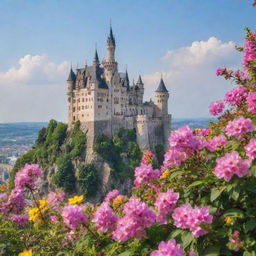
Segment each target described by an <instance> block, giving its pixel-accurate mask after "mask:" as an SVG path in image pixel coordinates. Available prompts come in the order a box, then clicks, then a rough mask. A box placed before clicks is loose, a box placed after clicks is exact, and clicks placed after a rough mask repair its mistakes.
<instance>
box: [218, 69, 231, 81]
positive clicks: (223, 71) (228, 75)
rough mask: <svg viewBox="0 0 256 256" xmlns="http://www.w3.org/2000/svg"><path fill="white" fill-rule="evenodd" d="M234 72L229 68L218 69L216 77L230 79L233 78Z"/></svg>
mask: <svg viewBox="0 0 256 256" xmlns="http://www.w3.org/2000/svg"><path fill="white" fill-rule="evenodd" d="M232 74H233V71H232V70H230V69H227V68H217V69H216V75H217V76H224V77H225V79H230V78H231V77H232Z"/></svg>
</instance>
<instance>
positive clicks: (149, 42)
mask: <svg viewBox="0 0 256 256" xmlns="http://www.w3.org/2000/svg"><path fill="white" fill-rule="evenodd" d="M110 18H111V19H112V25H113V31H114V34H115V37H116V42H117V60H118V62H119V68H120V69H124V68H125V65H126V64H127V65H128V70H129V72H130V76H131V77H133V76H134V77H135V78H137V75H138V74H139V73H142V75H144V76H145V81H148V83H149V87H150V88H151V89H149V92H153V90H152V87H153V86H154V85H153V82H155V81H156V78H154V74H155V75H157V74H158V73H159V72H163V73H164V75H165V73H166V81H167V87H169V89H170V91H171V90H172V89H175V85H174V84H173V83H175V82H176V80H177V79H178V78H177V77H176V78H175V79H176V80H175V79H173V80H172V76H171V75H170V72H171V69H172V68H173V66H174V63H173V59H171V60H170V59H169V62H168V63H166V61H163V59H165V57H166V55H168V51H178V52H180V51H181V50H182V49H183V50H184V48H185V47H190V46H192V44H193V42H195V41H199V42H201V41H202V42H208V40H209V38H211V37H214V38H215V39H216V40H220V42H219V43H217V41H216V42H215V43H216V44H217V48H218V47H219V46H221V45H222V44H225V43H228V42H230V41H232V42H234V43H236V44H242V43H243V36H244V30H243V29H244V27H245V26H249V27H250V28H251V29H254V30H255V29H256V27H255V26H256V8H255V7H252V1H250V0H169V1H168V0H158V1H151V0H122V1H117V0H115V1H114V0H108V1H103V0H101V1H100V0H95V1H90V0H87V1H82V0H16V1H14V0H12V1H11V0H1V1H0V24H1V25H0V31H1V40H0V56H1V62H0V78H1V74H2V80H1V79H0V88H1V90H2V89H3V87H4V89H3V90H2V92H4V93H6V94H5V95H3V94H2V97H4V98H5V102H7V99H8V97H10V100H9V101H10V102H11V101H18V103H19V104H23V105H24V104H26V102H27V104H30V105H31V104H33V102H32V101H30V100H29V99H26V101H25V100H24V99H25V98H26V95H24V99H23V101H22V100H21V99H20V97H22V96H20V95H21V94H20V93H19V97H17V96H15V92H14V90H15V91H16V92H17V90H18V89H19V88H23V87H22V86H24V90H23V92H24V94H26V93H27V92H29V91H30V89H31V90H32V91H33V92H34V93H35V95H37V93H38V95H42V97H45V95H43V93H42V92H43V91H44V87H43V86H45V89H47V90H50V91H51V92H52V93H55V94H56V93H57V91H56V90H57V89H58V88H60V87H58V86H60V85H61V83H62V86H63V88H65V79H64V78H62V75H63V74H61V75H60V74H59V75H58V77H57V78H56V79H55V78H54V79H52V80H51V81H49V80H48V81H47V79H43V78H42V76H43V74H39V73H38V70H37V73H36V74H37V75H38V76H39V78H40V79H39V80H40V82H38V81H39V80H38V81H36V76H33V79H31V81H29V79H27V80H26V79H25V80H22V79H19V81H20V84H22V86H20V87H19V85H17V81H16V85H12V84H10V85H9V81H8V80H6V81H5V80H4V78H5V79H6V77H8V76H5V75H6V74H7V73H8V71H10V70H11V69H12V68H16V69H17V70H16V71H19V70H18V69H19V65H20V64H19V63H18V62H19V60H20V59H21V58H23V57H24V56H26V55H30V56H42V55H47V61H48V62H51V63H54V64H56V65H57V66H58V65H60V64H61V63H66V62H70V61H72V62H73V63H74V66H76V64H75V63H76V62H78V63H79V66H82V65H84V63H85V59H86V60H87V62H88V63H89V64H90V63H91V60H92V55H93V53H94V47H95V43H97V48H98V52H99V56H100V58H101V59H102V58H103V57H104V56H105V52H106V51H105V43H106V37H107V34H108V31H109V20H110ZM218 44H219V46H218ZM230 55H232V56H233V57H234V56H237V57H236V58H233V57H230V56H227V57H226V59H223V58H220V59H222V60H223V62H224V63H223V64H224V65H225V62H226V63H227V64H229V65H231V66H237V65H238V61H239V60H240V57H238V55H236V54H235V53H234V54H233V52H230ZM175 56H176V55H175ZM179 56H180V57H181V56H184V57H185V58H186V55H182V53H180V55H179ZM179 56H177V58H178V57H179ZM207 56H208V55H207ZM167 57H168V56H167ZM171 58H173V55H172V57H171ZM28 61H29V60H28ZM45 62H46V60H45ZM45 62H44V63H45ZM214 63H216V62H214ZM63 65H64V64H63ZM65 65H66V64H65ZM180 65H182V63H181V64H180ZM56 68H57V67H56ZM209 68H210V67H209ZM211 68H212V73H213V74H214V68H215V67H214V68H213V66H212V65H211ZM57 69H58V68H57ZM176 69H177V67H176ZM198 69H200V67H198V68H197V70H198ZM63 70H64V68H63ZM176 71H177V70H176ZM181 71H182V67H180V69H179V72H181ZM190 71H191V70H190ZM190 71H189V72H187V73H184V76H187V75H191V73H190ZM63 72H64V71H63ZM206 73H207V72H206ZM194 75H195V76H196V77H198V76H199V75H200V72H199V73H198V74H195V73H193V75H192V77H193V76H194ZM27 76H28V74H27ZM52 76H53V75H52ZM30 77H32V75H31V76H30ZM150 79H151V80H150ZM204 79H206V81H208V79H207V77H204ZM182 80H183V79H179V81H182ZM53 81H54V82H53ZM214 81H217V80H214ZM214 81H212V82H214ZM201 82H202V84H203V81H201ZM1 83H2V85H1ZM37 83H38V84H37ZM184 83H187V82H186V81H184ZM42 84H43V85H42ZM50 84H54V85H53V86H52V87H50ZM28 86H30V87H32V86H34V88H28ZM54 86H55V87H54ZM155 86H157V84H156V85H155ZM7 87H8V88H7ZM25 87H26V88H25ZM181 87H182V86H180V87H179V88H181ZM150 90H151V91H150ZM25 92H26V93H25ZM220 93H223V91H221V92H220ZM181 94H182V93H180V95H181ZM177 95H179V93H178V94H177ZM60 96H62V97H65V93H64V91H62V92H61V93H60ZM216 96H218V95H216ZM219 96H220V97H223V95H222V94H220V95H219ZM147 97H150V95H149V94H148V95H147ZM152 97H153V96H152ZM173 97H174V98H173V99H174V103H173V104H174V105H173V106H172V105H170V106H171V107H170V108H171V109H170V111H171V110H172V109H173V111H174V115H175V116H176V117H185V116H187V117H189V116H193V117H195V116H198V117H201V116H207V114H206V112H205V111H202V112H200V111H199V112H198V111H197V112H198V113H197V114H196V113H192V112H191V113H190V109H189V108H187V109H182V104H181V105H179V102H178V101H177V98H176V102H175V90H174V91H173ZM178 99H179V98H178ZM19 100H20V101H19ZM198 100H199V101H200V99H198ZM209 100H212V99H211V98H210V99H209ZM179 101H180V99H179ZM2 102H3V101H2ZM191 103H193V102H191ZM38 104H39V103H38ZM40 104H43V99H41V103H40ZM58 104H59V105H58ZM183 105H184V104H183ZM203 105H204V104H203ZM49 106H51V108H50V107H49V110H47V108H46V109H45V111H48V112H47V113H45V114H42V116H41V117H42V119H43V120H39V119H40V117H38V115H36V112H35V113H33V114H31V115H30V114H29V109H30V108H29V107H24V110H23V111H24V113H23V112H21V113H19V116H17V117H15V115H13V114H10V113H8V112H7V110H6V109H5V107H4V106H3V105H1V96H0V107H1V108H0V122H4V121H16V120H17V121H47V119H48V118H51V117H53V118H54V117H55V118H56V119H60V120H62V119H65V115H66V112H65V110H63V112H61V109H65V107H66V106H65V99H64V100H60V101H59V102H55V105H54V102H52V104H49ZM54 106H56V107H57V108H58V109H59V110H58V111H57V112H56V111H54ZM6 108H7V107H6ZM36 109H37V107H36V106H35V111H36ZM50 109H52V113H50ZM198 109H201V106H200V107H199V108H198ZM38 111H43V106H40V107H39V108H38ZM55 114H56V115H57V116H51V115H55ZM8 116H9V117H8Z"/></svg>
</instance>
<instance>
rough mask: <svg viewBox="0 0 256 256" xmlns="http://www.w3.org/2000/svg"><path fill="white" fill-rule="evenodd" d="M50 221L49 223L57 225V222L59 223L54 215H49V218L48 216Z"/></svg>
mask: <svg viewBox="0 0 256 256" xmlns="http://www.w3.org/2000/svg"><path fill="white" fill-rule="evenodd" d="M50 220H51V222H53V223H58V222H59V220H58V218H57V216H56V215H51V216H50Z"/></svg>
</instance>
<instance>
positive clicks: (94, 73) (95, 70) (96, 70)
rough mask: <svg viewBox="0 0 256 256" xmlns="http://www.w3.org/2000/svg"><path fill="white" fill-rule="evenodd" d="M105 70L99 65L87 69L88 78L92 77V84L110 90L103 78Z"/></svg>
mask: <svg viewBox="0 0 256 256" xmlns="http://www.w3.org/2000/svg"><path fill="white" fill-rule="evenodd" d="M103 73H104V70H103V68H101V67H100V66H99V65H93V66H90V67H87V70H86V76H90V82H93V83H95V84H97V85H98V88H101V89H108V85H107V83H106V81H105V79H104V78H103Z"/></svg>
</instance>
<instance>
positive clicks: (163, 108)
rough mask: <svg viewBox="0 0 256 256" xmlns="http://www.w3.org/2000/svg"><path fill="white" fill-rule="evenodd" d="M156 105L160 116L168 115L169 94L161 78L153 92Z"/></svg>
mask: <svg viewBox="0 0 256 256" xmlns="http://www.w3.org/2000/svg"><path fill="white" fill-rule="evenodd" d="M155 98H156V105H157V107H158V109H159V111H160V113H159V114H160V115H161V116H163V115H164V116H166V115H168V99H169V92H168V90H167V89H166V86H165V84H164V81H163V78H162V77H161V80H160V83H159V85H158V87H157V89H156V91H155Z"/></svg>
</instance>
